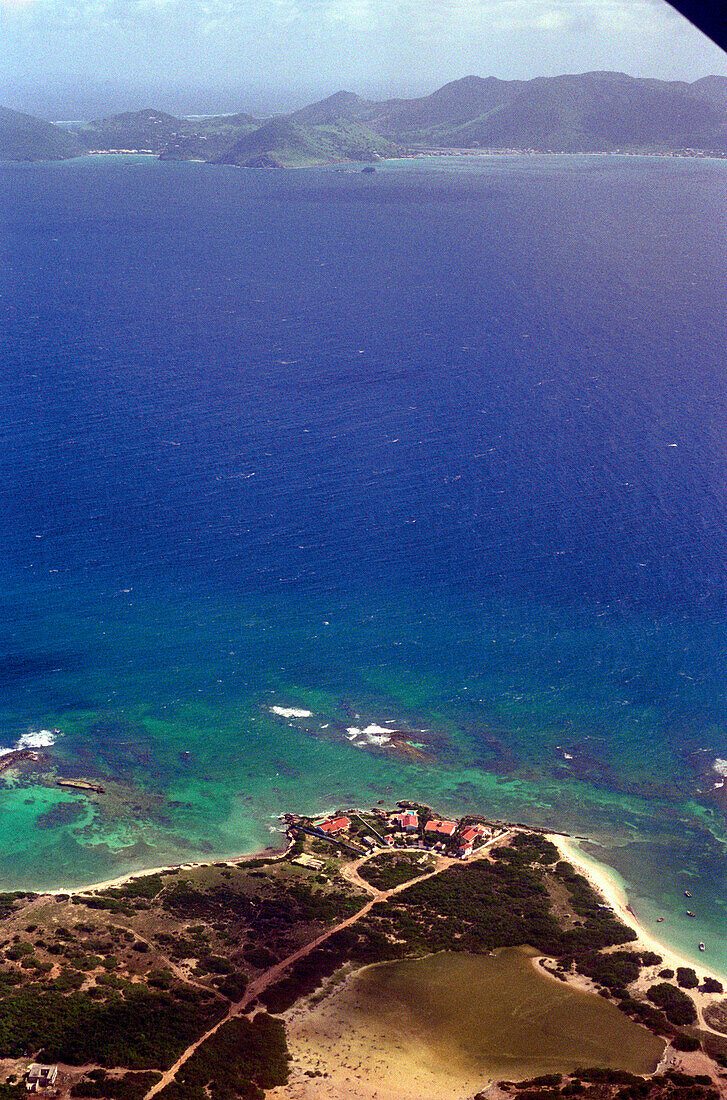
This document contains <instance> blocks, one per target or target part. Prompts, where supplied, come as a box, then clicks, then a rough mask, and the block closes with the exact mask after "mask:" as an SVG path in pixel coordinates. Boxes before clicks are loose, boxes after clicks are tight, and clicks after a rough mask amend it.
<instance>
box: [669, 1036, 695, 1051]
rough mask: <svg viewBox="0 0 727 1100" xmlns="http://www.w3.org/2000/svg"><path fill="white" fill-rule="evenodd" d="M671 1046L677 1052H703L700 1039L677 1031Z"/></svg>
mask: <svg viewBox="0 0 727 1100" xmlns="http://www.w3.org/2000/svg"><path fill="white" fill-rule="evenodd" d="M671 1045H672V1046H673V1047H674V1049H675V1050H684V1051H692V1050H701V1048H702V1044H701V1043H700V1042H699V1039H697V1038H695V1037H694V1035H687V1034H686V1032H684V1031H677V1033H676V1035H675V1036H674V1038H673V1039H672V1041H671Z"/></svg>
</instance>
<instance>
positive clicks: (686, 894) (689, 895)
mask: <svg viewBox="0 0 727 1100" xmlns="http://www.w3.org/2000/svg"><path fill="white" fill-rule="evenodd" d="M691 896H692V895H691V894H690V893H689V891H688V890H685V891H684V897H685V898H690V897H691Z"/></svg>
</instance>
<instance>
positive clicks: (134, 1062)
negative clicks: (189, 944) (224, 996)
mask: <svg viewBox="0 0 727 1100" xmlns="http://www.w3.org/2000/svg"><path fill="white" fill-rule="evenodd" d="M221 1015H222V1006H221V1005H220V1004H219V1003H217V1002H213V1001H212V998H211V995H208V994H204V993H202V992H200V991H198V990H195V989H189V988H188V989H186V990H184V996H183V998H182V997H178V996H174V995H172V994H170V993H155V992H152V991H151V990H149V989H147V988H146V987H145V986H143V985H130V986H129V988H128V989H127V990H126V994H125V997H122V996H121V995H119V994H118V993H114V994H113V995H112V996H111V997H110V998H109V999H108V1000H107V1001H106V1002H104V1003H103V1004H99V1003H96V1002H94V1001H93V1000H92V999H90V998H89V997H87V996H84V995H83V994H79V993H71V994H70V995H69V996H63V995H62V994H61V993H59V992H58V991H57V989H56V990H55V991H54V990H52V989H48V988H45V987H40V988H38V987H37V986H36V987H34V986H30V987H27V988H25V989H22V990H18V991H17V992H12V993H9V994H6V995H5V996H4V997H3V999H2V1000H0V1057H3V1058H17V1057H18V1056H19V1055H21V1054H22V1053H23V1052H24V1051H26V1050H31V1051H39V1052H40V1054H39V1057H40V1059H41V1060H42V1061H47V1062H68V1063H70V1064H71V1065H83V1064H84V1063H86V1062H100V1063H101V1065H103V1066H126V1067H128V1068H130V1069H147V1068H152V1067H154V1068H156V1067H161V1068H164V1067H166V1066H168V1065H171V1064H172V1062H173V1061H174V1060H175V1058H177V1057H178V1056H179V1054H180V1053H181V1052H182V1051H183V1050H184V1048H185V1047H186V1046H187V1045H188V1044H189V1043H190V1042H192V1041H193V1040H194V1039H195V1038H196V1037H197V1036H198V1035H199V1034H201V1033H202V1032H204V1031H205V1030H206V1028H207V1027H209V1026H210V1024H211V1023H213V1022H214V1021H215V1020H216V1019H218V1018H219V1017H220V1016H221Z"/></svg>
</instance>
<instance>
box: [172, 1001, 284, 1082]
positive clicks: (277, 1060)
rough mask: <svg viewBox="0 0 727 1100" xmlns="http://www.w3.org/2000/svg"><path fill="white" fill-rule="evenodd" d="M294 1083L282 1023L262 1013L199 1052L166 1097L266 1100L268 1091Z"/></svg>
mask: <svg viewBox="0 0 727 1100" xmlns="http://www.w3.org/2000/svg"><path fill="white" fill-rule="evenodd" d="M287 1080H288V1049H287V1044H286V1042H285V1029H284V1027H283V1025H282V1023H281V1022H280V1020H274V1019H273V1018H272V1017H271V1016H268V1015H267V1014H266V1013H258V1014H257V1015H256V1016H255V1017H254V1018H253V1020H252V1021H250V1020H248V1019H246V1018H244V1017H241V1018H239V1019H234V1020H230V1021H229V1022H228V1023H226V1024H224V1025H223V1026H222V1027H221V1028H220V1029H219V1031H217V1032H216V1033H215V1034H214V1035H213V1036H211V1037H210V1038H209V1039H208V1040H207V1041H206V1042H205V1043H203V1044H202V1046H200V1047H198V1049H197V1050H196V1051H195V1053H194V1054H193V1055H192V1057H191V1058H190V1059H189V1061H187V1062H186V1063H185V1064H184V1066H182V1068H181V1070H180V1071H179V1073H178V1074H177V1078H176V1080H175V1081H173V1082H172V1083H171V1084H170V1085H167V1087H166V1088H165V1089H163V1090H162V1092H161V1093H160V1097H162V1098H163V1100H235V1098H237V1097H239V1098H240V1100H264V1095H265V1094H264V1092H263V1089H270V1088H274V1087H275V1086H276V1085H284V1084H285V1083H286V1082H287Z"/></svg>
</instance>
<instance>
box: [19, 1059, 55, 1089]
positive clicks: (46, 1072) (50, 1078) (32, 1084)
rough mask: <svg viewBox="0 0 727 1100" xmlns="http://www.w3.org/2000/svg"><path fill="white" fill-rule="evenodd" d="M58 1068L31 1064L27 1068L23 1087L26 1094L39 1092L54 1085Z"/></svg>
mask: <svg viewBox="0 0 727 1100" xmlns="http://www.w3.org/2000/svg"><path fill="white" fill-rule="evenodd" d="M57 1076H58V1066H42V1065H40V1063H39V1062H33V1063H32V1064H31V1065H30V1066H28V1076H27V1078H26V1080H25V1087H26V1089H27V1091H28V1092H39V1091H40V1090H41V1089H47V1088H49V1087H50V1086H51V1085H54V1084H55V1083H56V1077H57Z"/></svg>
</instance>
